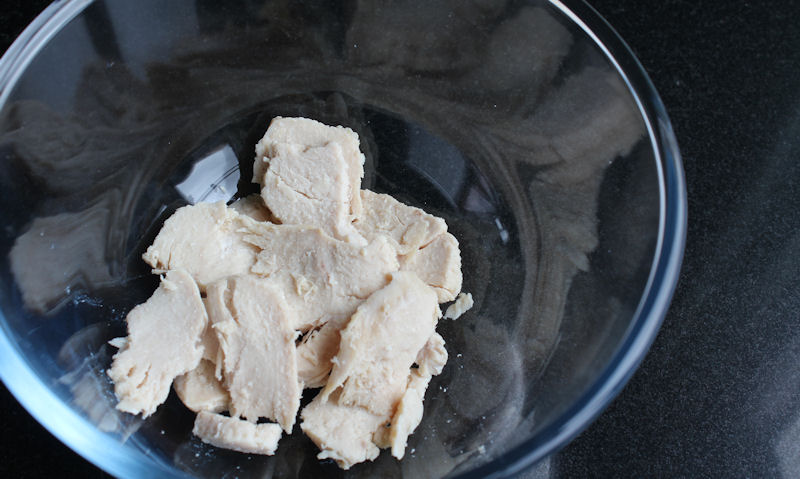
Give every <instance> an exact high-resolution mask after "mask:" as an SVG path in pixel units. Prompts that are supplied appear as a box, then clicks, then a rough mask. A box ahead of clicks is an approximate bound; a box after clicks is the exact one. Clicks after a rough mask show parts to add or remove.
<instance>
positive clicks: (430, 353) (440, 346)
mask: <svg viewBox="0 0 800 479" xmlns="http://www.w3.org/2000/svg"><path fill="white" fill-rule="evenodd" d="M414 362H415V363H417V370H418V371H419V373H420V374H422V375H423V376H437V375H439V374H441V372H442V369H443V368H444V365H445V364H447V349H445V347H444V338H442V337H441V336H440V335H439V333H433V334H432V335H431V337H430V338H428V341H427V342H426V343H425V346H424V347H423V348H422V349H421V350H420V352H419V354H417V359H416V360H415V361H414Z"/></svg>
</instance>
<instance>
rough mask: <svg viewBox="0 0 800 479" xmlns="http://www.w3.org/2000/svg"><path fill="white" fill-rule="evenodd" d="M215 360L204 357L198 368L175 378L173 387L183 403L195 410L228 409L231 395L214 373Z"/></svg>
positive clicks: (219, 410)
mask: <svg viewBox="0 0 800 479" xmlns="http://www.w3.org/2000/svg"><path fill="white" fill-rule="evenodd" d="M215 368H216V366H215V365H214V363H213V362H211V361H209V360H207V359H202V360H200V364H198V365H197V367H196V368H194V369H192V370H191V371H189V372H188V373H186V374H184V375H182V376H178V377H177V378H175V382H174V383H173V384H172V387H173V388H174V389H175V392H176V393H177V394H178V397H179V398H180V399H181V401H182V402H183V404H185V405H186V407H188V408H189V409H191V410H192V411H194V412H200V411H211V412H222V411H227V410H228V403H230V396H228V391H226V390H225V388H223V387H222V384H221V383H220V381H219V379H217V378H216V376H215V375H214V371H215Z"/></svg>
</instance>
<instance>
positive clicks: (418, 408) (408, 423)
mask: <svg viewBox="0 0 800 479" xmlns="http://www.w3.org/2000/svg"><path fill="white" fill-rule="evenodd" d="M430 381H431V376H429V375H425V374H420V372H419V371H413V370H412V371H411V374H410V375H409V377H408V386H407V387H406V391H405V392H404V393H403V397H402V398H401V399H400V401H399V402H398V404H397V409H396V410H395V413H394V416H392V421H391V425H390V426H389V434H388V446H389V447H391V448H392V456H394V457H396V458H397V459H402V458H403V456H404V455H405V450H406V444H407V442H408V436H410V435H411V433H413V432H414V430H415V429H416V428H417V426H419V423H420V421H422V413H423V405H422V400H423V399H425V391H426V390H427V389H428V383H430Z"/></svg>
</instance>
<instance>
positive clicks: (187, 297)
mask: <svg viewBox="0 0 800 479" xmlns="http://www.w3.org/2000/svg"><path fill="white" fill-rule="evenodd" d="M126 321H127V323H128V336H127V340H126V341H125V342H124V344H123V347H122V349H120V350H119V351H118V352H117V354H115V355H114V360H113V363H112V364H111V369H109V371H108V376H109V377H110V378H111V380H112V381H114V393H115V394H116V395H117V398H118V399H119V403H118V404H117V409H119V410H121V411H126V412H129V413H131V414H138V413H142V416H144V417H147V416H149V415H150V414H152V413H153V412H154V411H155V410H156V407H158V405H159V404H161V403H162V402H164V401H165V400H166V399H167V395H168V394H169V387H170V385H171V384H172V380H173V379H175V378H176V377H177V376H180V375H181V374H184V373H186V372H187V371H191V370H192V369H194V368H195V367H196V366H197V364H198V363H199V362H200V359H201V358H202V356H203V347H202V345H201V335H202V333H203V329H204V328H205V326H206V323H207V321H208V317H207V316H206V310H205V308H204V307H203V302H202V301H201V300H200V291H198V289H197V285H195V283H194V281H193V280H192V278H191V277H190V276H189V274H188V273H186V272H185V271H183V270H173V271H168V272H167V274H166V277H164V278H163V279H162V280H161V285H160V286H159V287H158V289H156V291H155V292H154V293H153V295H152V296H151V297H150V299H148V300H147V301H146V302H145V303H143V304H140V305H139V306H136V307H135V308H133V310H131V312H130V313H128V317H127V318H126Z"/></svg>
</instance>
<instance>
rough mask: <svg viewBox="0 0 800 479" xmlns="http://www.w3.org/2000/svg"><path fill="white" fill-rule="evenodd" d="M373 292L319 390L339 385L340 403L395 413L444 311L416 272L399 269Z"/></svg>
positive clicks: (344, 336)
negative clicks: (388, 280)
mask: <svg viewBox="0 0 800 479" xmlns="http://www.w3.org/2000/svg"><path fill="white" fill-rule="evenodd" d="M391 278H392V279H391V282H389V284H388V285H387V286H386V287H384V288H383V289H381V290H378V291H376V292H375V293H373V294H372V295H371V296H370V297H369V298H367V300H366V301H364V302H363V303H362V304H361V305H360V306H359V307H358V309H357V310H356V312H355V314H353V316H352V318H350V321H349V322H348V323H347V327H345V328H344V329H343V330H342V332H341V342H340V344H339V352H338V354H337V355H336V357H335V358H334V359H333V369H332V370H331V375H330V377H329V378H328V382H327V383H326V384H325V388H323V389H322V391H321V393H320V398H321V399H322V400H323V401H324V400H326V399H327V398H328V397H329V395H331V393H333V392H334V391H337V390H339V389H340V391H338V392H339V396H338V404H340V405H342V406H360V407H363V408H365V409H367V410H369V411H370V412H372V413H374V414H376V415H379V416H384V415H390V414H391V412H392V411H393V410H394V407H395V404H396V403H397V401H399V400H400V398H401V397H402V395H403V393H404V391H405V388H406V383H407V379H408V374H409V368H410V367H411V365H412V364H413V363H414V361H415V360H416V358H417V355H418V354H419V351H420V350H421V349H422V348H423V347H424V346H425V343H426V342H427V341H428V339H429V338H430V337H431V335H433V333H434V330H435V327H436V322H437V321H438V319H439V317H440V316H441V313H440V311H439V306H438V304H437V299H436V293H434V292H433V290H431V288H430V287H428V286H427V285H426V284H425V283H423V282H422V281H421V280H420V279H419V278H418V277H417V276H416V274H414V273H412V272H402V271H401V272H396V273H392V275H391Z"/></svg>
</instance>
